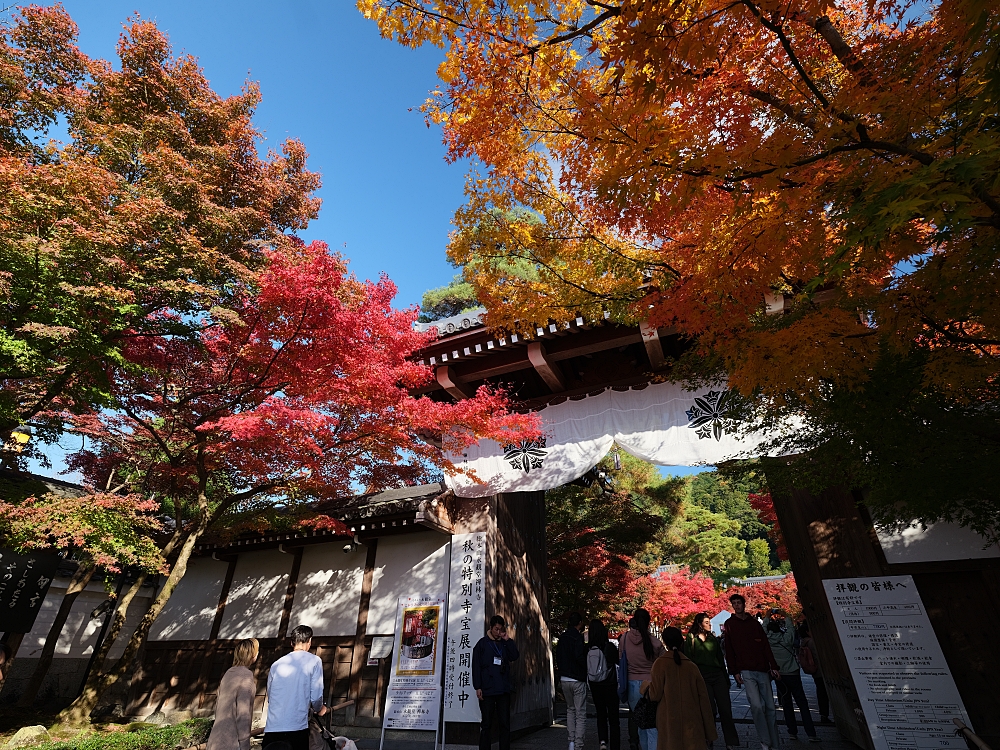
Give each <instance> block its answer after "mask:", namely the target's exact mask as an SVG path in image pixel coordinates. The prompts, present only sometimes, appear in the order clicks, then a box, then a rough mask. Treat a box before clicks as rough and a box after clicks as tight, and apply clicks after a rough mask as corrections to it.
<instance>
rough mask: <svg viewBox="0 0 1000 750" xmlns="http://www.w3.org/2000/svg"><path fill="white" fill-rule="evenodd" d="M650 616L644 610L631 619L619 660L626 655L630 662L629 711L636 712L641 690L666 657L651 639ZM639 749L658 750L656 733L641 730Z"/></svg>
mask: <svg viewBox="0 0 1000 750" xmlns="http://www.w3.org/2000/svg"><path fill="white" fill-rule="evenodd" d="M649 625H650V617H649V612H648V611H646V610H645V609H642V608H641V607H640V608H639V609H637V610H636V611H635V614H634V615H633V616H632V620H631V627H629V629H628V632H627V633H625V637H624V638H623V639H622V644H621V648H620V650H619V654H618V655H619V657H620V656H622V655H624V656H625V658H626V659H627V660H628V707H629V710H634V709H635V704H636V703H638V702H639V698H640V697H641V695H642V694H641V693H640V692H639V688H640V686H641V685H642V683H643V682H648V681H649V678H650V674H651V671H652V669H653V662H654V661H656V658H657V657H658V656H659V655H660V654H662V653H663V645H662V644H661V643H660V642H659V641H658V640H653V638H652V637H650V635H649ZM639 747H640V748H641V749H642V750H653V749H654V748H655V747H656V730H655V729H642V728H640V729H639Z"/></svg>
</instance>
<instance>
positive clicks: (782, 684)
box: [777, 674, 816, 737]
mask: <svg viewBox="0 0 1000 750" xmlns="http://www.w3.org/2000/svg"><path fill="white" fill-rule="evenodd" d="M777 683H778V697H779V698H780V699H781V713H783V714H784V715H785V726H786V727H788V733H789V734H790V735H792V736H795V735H796V734H798V731H799V729H798V725H797V724H796V723H795V708H794V706H792V699H794V700H795V703H796V704H798V707H799V712H800V713H801V714H802V725H803V726H804V727H805V728H806V734H808V735H809V736H810V737H815V736H816V727H815V726H814V725H813V720H812V716H810V715H809V704H808V703H807V702H806V693H805V691H804V690H803V689H802V676H801V675H797V674H783V675H781V679H780V680H778V681H777Z"/></svg>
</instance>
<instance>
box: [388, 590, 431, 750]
mask: <svg viewBox="0 0 1000 750" xmlns="http://www.w3.org/2000/svg"><path fill="white" fill-rule="evenodd" d="M444 608H445V598H444V597H443V596H441V595H427V594H425V595H414V596H401V597H399V607H398V610H397V611H396V638H395V641H394V648H393V652H392V671H391V672H390V673H389V689H388V694H387V696H386V700H385V719H384V724H383V727H384V728H385V729H426V730H430V731H431V732H434V731H436V730H437V727H438V715H439V710H440V706H441V657H442V653H443V652H442V648H441V647H442V645H443V644H442V643H441V636H442V634H441V625H442V624H443V619H442V618H443V617H444V616H445V609H444Z"/></svg>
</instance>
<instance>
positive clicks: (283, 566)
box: [219, 549, 343, 638]
mask: <svg viewBox="0 0 1000 750" xmlns="http://www.w3.org/2000/svg"><path fill="white" fill-rule="evenodd" d="M341 554H343V553H341ZM291 572H292V555H290V554H285V553H284V552H281V551H280V550H276V549H274V550H262V551H260V552H247V553H244V554H242V555H240V556H239V557H238V558H237V560H236V572H235V574H234V575H233V585H232V587H231V588H230V589H229V599H228V601H227V602H226V611H225V613H224V614H223V616H222V627H221V629H220V630H219V637H220V638H275V637H277V635H278V627H279V626H280V624H281V609H282V607H283V606H284V603H285V592H286V591H287V589H288V577H289V575H291ZM292 627H294V625H293V626H292Z"/></svg>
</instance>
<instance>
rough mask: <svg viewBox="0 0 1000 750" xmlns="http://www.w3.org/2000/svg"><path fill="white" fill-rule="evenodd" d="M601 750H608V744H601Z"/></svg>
mask: <svg viewBox="0 0 1000 750" xmlns="http://www.w3.org/2000/svg"><path fill="white" fill-rule="evenodd" d="M601 750H608V743H607V742H602V743H601Z"/></svg>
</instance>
